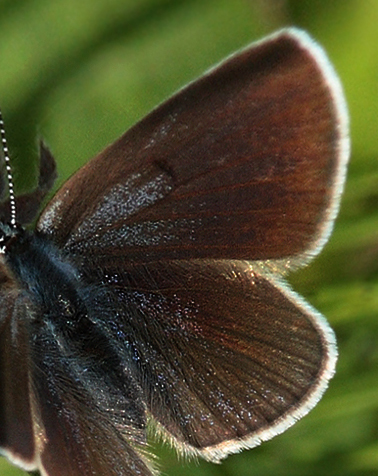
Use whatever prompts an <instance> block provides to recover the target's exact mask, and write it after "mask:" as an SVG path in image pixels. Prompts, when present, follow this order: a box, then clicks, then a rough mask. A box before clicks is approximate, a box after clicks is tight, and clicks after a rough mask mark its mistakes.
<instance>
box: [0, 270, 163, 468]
mask: <svg viewBox="0 0 378 476" xmlns="http://www.w3.org/2000/svg"><path fill="white" fill-rule="evenodd" d="M0 278H1V284H2V292H1V293H0V301H1V307H0V384H1V385H0V452H1V453H2V454H4V455H5V456H7V457H8V458H9V459H10V460H11V461H12V462H14V463H15V464H16V465H18V466H20V467H21V468H23V469H25V470H27V471H32V470H39V471H40V472H41V475H42V476H52V475H53V476H79V475H81V476H94V475H98V476H100V475H105V474H106V475H109V476H120V475H122V476H135V475H137V474H138V475H141V476H152V474H153V473H154V470H153V468H152V466H151V464H150V463H149V462H148V461H147V458H145V457H144V456H143V448H144V447H145V446H146V431H145V424H146V416H145V407H144V404H143V402H142V401H141V399H138V397H137V395H138V388H135V384H133V381H132V380H130V378H129V376H128V374H127V372H126V371H124V372H123V375H122V376H119V375H118V376H117V377H118V378H117V381H116V383H115V384H113V381H112V378H113V380H114V375H113V374H114V370H113V371H112V369H111V366H110V367H109V365H107V369H106V372H104V371H103V369H102V367H101V366H103V365H104V363H105V362H106V359H105V358H104V359H101V358H98V359H94V358H92V361H91V359H90V355H91V353H90V352H84V355H82V353H80V352H78V345H77V343H76V342H75V340H74V339H70V338H67V335H65V333H62V332H59V330H58V329H57V328H54V326H53V325H52V324H51V322H50V323H47V322H48V321H44V320H43V319H41V315H42V313H41V312H38V310H37V309H36V308H35V304H33V303H32V302H31V301H30V300H29V299H28V297H27V295H26V294H25V293H23V292H21V291H20V290H19V289H18V287H17V285H16V283H15V282H14V281H13V280H12V279H11V278H10V276H9V275H8V274H7V273H6V269H5V268H3V269H2V270H1V273H0ZM36 316H39V318H36ZM58 317H60V319H63V318H64V317H63V316H58ZM91 339H92V344H91V345H93V336H92V337H91ZM82 347H83V345H82V346H81V349H82ZM97 357H101V355H100V354H99V355H97ZM114 366H115V365H113V367H114ZM109 368H110V370H109ZM99 389H101V390H99ZM109 389H110V390H111V392H110V393H109Z"/></svg>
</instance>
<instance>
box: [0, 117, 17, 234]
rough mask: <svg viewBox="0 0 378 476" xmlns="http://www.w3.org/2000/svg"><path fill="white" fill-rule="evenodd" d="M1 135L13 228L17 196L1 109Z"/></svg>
mask: <svg viewBox="0 0 378 476" xmlns="http://www.w3.org/2000/svg"><path fill="white" fill-rule="evenodd" d="M0 136H1V145H2V149H3V155H4V163H5V168H6V171H7V180H8V190H9V206H10V224H11V227H12V228H16V198H15V196H14V186H13V175H12V168H11V166H10V157H9V150H8V145H7V139H6V137H5V127H4V121H3V115H2V113H1V110H0Z"/></svg>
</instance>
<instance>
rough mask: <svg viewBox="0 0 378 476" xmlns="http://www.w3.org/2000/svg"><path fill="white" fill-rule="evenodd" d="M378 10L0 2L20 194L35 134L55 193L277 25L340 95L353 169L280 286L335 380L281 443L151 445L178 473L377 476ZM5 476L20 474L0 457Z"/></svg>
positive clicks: (243, 1) (217, 2) (149, 1)
mask: <svg viewBox="0 0 378 476" xmlns="http://www.w3.org/2000/svg"><path fill="white" fill-rule="evenodd" d="M377 20H378V2H376V1H374V0H371V1H369V0H362V1H360V0H329V1H328V0H306V1H304V0H293V1H285V0H267V1H264V0H260V1H258V0H255V1H254V0H233V1H232V2H231V1H227V0H187V1H184V0H123V1H122V0H82V1H80V2H77V1H76V0H54V1H51V0H0V32H1V41H0V103H1V107H2V110H3V114H4V118H5V121H6V126H7V134H8V141H9V145H10V149H11V152H12V157H13V164H14V168H16V190H21V189H24V188H26V187H29V186H30V185H31V184H32V183H33V180H35V169H36V157H37V146H36V144H37V141H36V138H37V137H39V136H42V137H44V138H45V140H46V142H47V144H48V145H49V146H50V148H51V150H52V151H53V153H54V155H55V156H56V158H57V160H58V164H59V171H60V178H59V183H62V181H63V180H65V179H66V178H67V177H68V176H69V175H70V174H71V173H73V172H74V171H75V170H76V169H77V168H78V167H79V166H80V165H81V164H83V163H84V162H86V161H87V160H88V158H90V157H91V156H92V155H94V154H96V153H97V152H98V151H100V150H102V149H103V148H104V146H105V145H107V144H108V143H109V142H111V141H112V140H114V139H115V138H117V137H118V136H119V135H120V134H121V133H122V132H123V131H124V130H126V129H127V128H128V127H129V126H131V125H132V124H133V123H134V122H135V121H136V120H138V119H139V118H141V117H143V115H144V114H146V113H147V112H148V111H149V110H150V109H151V108H152V107H154V106H155V105H156V104H158V103H159V102H161V101H162V100H163V99H165V98H166V97H168V96H169V95H170V94H171V93H172V92H174V91H175V90H177V89H178V88H180V87H181V86H182V85H184V84H185V83H187V82H188V81H190V80H192V79H194V78H195V77H196V76H198V75H199V74H200V73H201V72H203V71H204V70H206V69H207V68H208V67H209V66H211V65H213V64H214V63H216V62H218V61H219V60H220V59H222V58H223V57H224V56H226V55H228V54H230V53H231V52H233V51H235V50H237V49H238V48H240V47H241V46H243V45H246V44H248V43H249V42H251V41H253V40H255V39H257V38H259V37H261V36H263V35H265V34H268V33H270V32H271V31H273V30H275V29H277V28H280V27H282V26H285V25H297V26H299V27H301V28H304V29H306V30H307V31H308V32H309V33H310V34H311V35H312V36H313V37H314V38H316V39H317V40H318V41H319V42H320V43H321V44H322V45H323V46H324V47H325V49H326V50H327V52H328V54H329V56H330V58H331V60H332V62H333V63H334V65H335V67H336V70H337V71H338V73H339V75H340V77H341V79H342V82H343V84H344V88H345V92H346V96H347V100H348V104H349V109H350V114H351V133H352V144H353V148H352V158H351V164H350V169H349V176H348V182H347V185H346V191H345V195H344V198H343V203H342V207H341V213H340V216H339V219H338V221H337V224H336V227H335V231H334V234H333V236H332V238H331V240H330V242H329V243H328V245H327V246H326V248H325V250H324V252H323V253H322V254H321V255H320V256H319V257H318V258H317V259H316V260H315V262H314V263H313V264H311V265H310V266H309V267H307V268H306V269H305V270H301V271H300V272H298V273H296V274H295V275H293V276H292V277H290V281H291V282H292V284H293V285H294V287H295V289H296V290H297V291H299V292H301V293H302V294H303V295H304V296H306V298H307V299H308V300H309V301H310V302H311V303H312V304H313V305H314V306H315V307H316V308H317V309H319V310H320V311H321V312H322V313H323V314H325V315H326V316H327V318H328V320H329V321H330V323H331V325H332V326H333V327H334V329H335V331H336V334H337V336H338V342H339V352H340V358H339V363H338V371H337V374H336V376H335V378H334V379H333V380H332V382H331V385H330V388H329V390H328V391H327V393H326V394H325V396H324V398H323V399H322V401H321V402H320V403H319V405H318V406H317V407H316V408H315V409H314V410H313V411H312V412H311V413H310V414H309V415H308V416H307V417H305V418H304V419H303V420H301V421H300V422H299V423H297V424H296V425H295V426H294V427H293V428H291V429H290V430H288V431H287V432H286V433H285V434H283V435H281V436H279V437H277V438H275V439H274V440H273V441H270V442H267V443H264V444H263V445H262V446H261V447H259V448H256V449H254V450H251V451H245V452H243V453H241V454H239V455H234V456H231V457H229V458H228V459H227V460H225V462H224V463H223V464H222V465H213V464H208V463H204V462H199V463H196V462H186V461H180V460H178V459H177V458H176V456H175V455H174V453H173V452H172V451H171V450H169V449H166V448H160V447H159V448H158V452H159V454H160V455H161V460H160V465H161V467H162V468H163V469H164V474H166V475H171V476H173V475H175V476H185V475H191V476H234V475H236V476H255V475H256V476H268V475H269V476H271V475H275V476H289V475H290V476H302V475H303V476H304V475H306V476H312V475H313V476H315V475H319V474H324V475H327V476H332V475H343V476H354V475H358V476H364V475H376V474H378V378H377V377H378V54H377V52H378V28H377ZM0 474H1V476H10V475H20V474H24V473H22V472H21V471H19V470H17V469H14V468H12V467H11V466H10V465H9V464H8V463H7V462H6V461H5V460H4V459H1V460H0Z"/></svg>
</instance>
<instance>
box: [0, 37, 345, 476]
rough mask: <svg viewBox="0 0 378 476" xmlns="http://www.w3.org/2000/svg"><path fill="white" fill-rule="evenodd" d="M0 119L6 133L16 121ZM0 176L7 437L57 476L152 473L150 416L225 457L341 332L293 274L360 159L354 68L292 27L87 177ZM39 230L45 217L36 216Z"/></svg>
mask: <svg viewBox="0 0 378 476" xmlns="http://www.w3.org/2000/svg"><path fill="white" fill-rule="evenodd" d="M1 129H2V133H3V127H2V128H1ZM3 146H4V149H5V152H4V155H5V156H6V159H7V160H6V165H7V168H6V169H5V171H4V172H3V174H2V176H1V184H0V191H1V195H2V197H3V200H2V203H1V207H0V216H1V224H0V251H1V257H0V260H1V261H0V282H1V285H0V448H1V453H2V454H3V455H5V456H6V457H7V458H9V460H10V461H12V462H13V463H14V464H16V465H17V466H19V467H21V468H23V469H25V470H27V471H34V470H38V471H40V473H41V474H42V475H44V476H47V475H48V476H101V475H107V476H137V475H141V476H151V475H152V474H155V473H156V469H155V467H154V463H153V462H152V459H151V458H150V457H149V456H148V451H147V449H148V444H147V430H148V428H152V429H153V430H154V431H155V433H156V434H157V435H158V436H160V437H161V438H163V439H164V440H166V441H168V442H169V443H171V444H172V445H173V446H174V447H175V448H177V450H178V451H179V452H181V453H184V454H186V455H198V456H202V457H204V458H205V459H207V460H209V461H214V462H218V461H220V460H221V459H222V458H224V457H226V456H227V455H228V454H230V453H235V452H238V451H240V450H241V449H244V448H252V447H254V446H256V445H259V444H260V443H261V442H262V441H265V440H268V439H270V438H272V437H273V436H275V435H277V434H279V433H281V432H283V431H284V430H286V429H287V428H288V427H290V426H291V425H293V424H294V423H295V421H296V420H298V419H299V418H301V417H302V416H304V415H305V414H306V413H307V412H308V411H309V410H310V409H312V408H313V407H314V406H315V405H316V403H317V402H318V400H319V399H320V397H321V395H322V394H323V392H324V390H325V388H326V387H327V384H328V381H329V379H330V378H331V377H332V376H333V374H334V369H335V363H336V359H337V350H336V344H335V336H334V333H333V331H332V330H331V328H330V327H329V325H328V323H327V322H326V320H325V318H324V317H322V315H321V314H320V313H318V312H317V311H316V310H315V309H313V308H312V307H311V306H310V305H309V304H308V303H306V302H305V300H304V299H303V298H301V297H300V296H298V295H297V294H296V293H295V292H294V291H293V290H292V289H291V288H290V287H289V285H288V284H287V283H286V281H285V274H286V273H287V272H288V271H290V270H294V269H296V268H298V267H300V266H303V265H304V264H306V263H307V262H308V261H309V260H310V259H312V258H313V257H314V256H315V255H316V254H317V253H319V252H320V250H321V248H322V247H323V245H324V244H325V242H326V241H327V239H328V237H329V235H330V233H331V229H332V226H333V223H334V220H335V217H336V214H337V211H338V208H339V202H340V196H341V192H342V188H343V183H344V180H345V174H346V166H347V161H348V156H349V140H348V115H347V111H346V105H345V100H344V96H343V92H342V88H341V85H340V82H339V80H338V78H337V76H336V74H335V72H334V71H333V68H332V66H331V65H330V63H329V61H328V59H327V57H326V55H325V53H324V52H323V50H322V49H321V47H320V46H318V45H317V44H316V43H315V42H314V41H313V40H312V39H311V38H309V36H308V35H307V34H306V33H304V32H302V31H300V30H297V29H294V28H291V29H285V30H282V31H279V32H278V33H276V34H273V35H272V36H270V37H267V38H266V39H264V40H262V41H260V42H258V43H255V44H253V45H251V46H249V47H248V48H246V49H245V50H243V51H241V52H238V53H237V54H235V55H233V56H231V57H230V58H228V59H226V60H225V61H224V62H223V63H221V64H219V65H218V66H216V67H215V68H213V69H211V70H210V71H209V72H207V73H206V74H205V75H204V76H203V77H201V78H200V79H198V80H197V81H195V82H193V83H191V84H189V85H188V86H187V87H185V88H184V89H182V90H180V91H179V92H178V93H177V94H175V95H174V96H173V97H171V98H170V99H169V100H167V101H166V102H164V103H163V104H162V105H160V106H159V107H157V108H156V109H155V110H153V111H152V112H151V113H150V114H149V115H148V116H147V117H146V118H144V119H143V120H141V121H140V122H139V123H137V124H136V125H135V126H134V127H132V128H131V129H130V130H129V131H128V132H126V133H125V134H124V135H123V136H122V137H121V138H120V139H118V140H117V141H116V142H114V143H113V144H112V145H110V146H109V147H107V148H106V149H105V150H104V151H103V152H101V153H100V154H99V155H97V156H96V157H95V158H94V159H92V160H91V161H89V162H88V163H87V164H86V165H84V166H83V167H82V168H81V169H80V170H79V171H78V172H76V173H75V174H74V175H73V176H72V177H71V178H70V179H69V180H68V181H67V182H66V183H65V184H64V185H63V186H62V187H61V188H60V189H59V190H58V192H57V193H56V194H55V196H53V198H52V199H51V200H50V201H49V202H48V204H47V206H46V207H45V208H44V210H43V211H42V212H41V213H40V215H39V216H38V210H39V208H40V205H41V203H42V201H43V200H44V198H45V197H46V196H47V194H48V193H49V191H50V190H51V189H52V187H53V184H54V180H55V178H56V164H55V160H54V158H53V156H52V154H51V153H50V151H49V150H48V148H47V147H46V146H45V145H44V144H43V143H41V147H40V166H39V181H38V185H37V187H36V188H35V190H33V191H32V192H30V193H28V194H25V195H20V196H18V197H16V198H15V197H14V194H13V185H12V182H11V179H10V177H8V182H9V188H10V190H9V198H8V199H5V198H4V194H5V189H6V186H5V184H6V182H7V180H6V178H7V176H9V175H10V169H9V157H8V153H7V149H6V142H5V138H4V137H3ZM37 216H38V219H37V221H36V225H35V227H34V228H32V227H30V226H29V225H30V224H31V223H32V222H33V221H34V220H35V219H36V217H37Z"/></svg>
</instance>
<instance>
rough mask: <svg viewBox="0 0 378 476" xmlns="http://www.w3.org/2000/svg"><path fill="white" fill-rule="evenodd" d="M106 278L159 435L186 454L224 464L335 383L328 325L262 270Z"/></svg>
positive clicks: (118, 332) (218, 266)
mask: <svg viewBox="0 0 378 476" xmlns="http://www.w3.org/2000/svg"><path fill="white" fill-rule="evenodd" d="M108 271H109V270H104V273H105V274H107V273H108ZM107 275H108V276H109V281H110V285H111V286H112V289H113V291H114V293H115V294H116V296H117V298H118V301H119V303H120V304H119V305H120V306H121V305H122V306H123V309H124V312H123V316H125V317H124V318H123V319H122V318H120V319H119V320H117V324H116V325H114V323H113V328H112V340H113V341H114V342H118V345H119V348H120V349H121V348H122V345H123V346H124V348H126V347H127V349H130V347H131V349H132V351H131V354H132V355H133V362H134V372H135V375H138V378H139V381H140V382H141V385H142V386H143V389H144V393H145V395H146V402H148V404H147V405H148V409H149V411H150V412H151V414H152V416H153V417H154V419H155V420H156V422H157V424H158V425H157V429H158V430H161V432H162V435H163V437H165V438H167V439H170V440H171V441H172V442H173V443H174V444H175V445H177V447H178V448H179V449H180V450H182V451H185V452H187V453H188V452H189V453H190V452H198V453H200V454H202V456H204V457H205V458H208V459H211V460H217V459H220V458H222V457H224V456H226V455H227V454H228V453H230V452H235V451H238V450H240V448H245V447H252V446H255V445H257V444H259V443H260V442H261V441H263V440H266V439H269V438H271V437H272V436H274V435H275V434H278V433H280V432H282V431H284V429H286V428H287V427H288V426H291V425H292V424H293V423H294V422H295V421H296V420H297V419H298V418H300V417H301V416H303V415H304V414H306V413H307V412H308V411H309V410H310V409H311V408H312V407H313V406H314V405H315V404H316V402H317V401H318V400H319V398H320V396H321V394H322V393H323V391H324V389H325V386H326V383H327V381H328V380H329V378H330V377H331V376H332V374H333V371H334V365H335V361H336V348H335V341H334V336H333V333H332V331H331V330H330V328H329V327H328V325H327V324H326V322H325V320H324V319H323V318H322V317H321V316H320V315H319V313H317V312H316V311H315V310H314V309H312V308H311V307H310V306H309V305H308V304H306V303H305V302H304V301H303V300H301V299H300V298H299V297H298V296H297V295H296V294H295V293H294V292H293V291H291V290H290V289H288V288H287V287H286V286H285V285H284V284H283V283H280V282H277V280H276V279H274V278H273V277H272V276H271V275H269V273H266V271H264V270H263V269H257V270H256V269H254V267H253V265H252V266H251V265H249V264H248V263H245V262H225V261H218V262H216V261H211V262H206V263H204V262H195V261H190V262H185V261H180V262H171V263H168V265H167V263H154V264H149V265H148V266H147V267H144V266H142V267H141V268H138V269H135V268H134V269H133V271H132V273H131V274H127V273H125V271H124V270H123V271H121V270H118V272H117V275H116V276H115V275H114V274H113V275H111V274H107ZM120 314H121V313H120ZM121 315H122V314H121ZM120 336H121V337H120ZM124 336H127V338H126V340H127V345H126V343H125V342H123V340H122V339H125V337H124ZM120 353H122V352H121V351H120ZM172 437H173V438H172Z"/></svg>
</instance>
